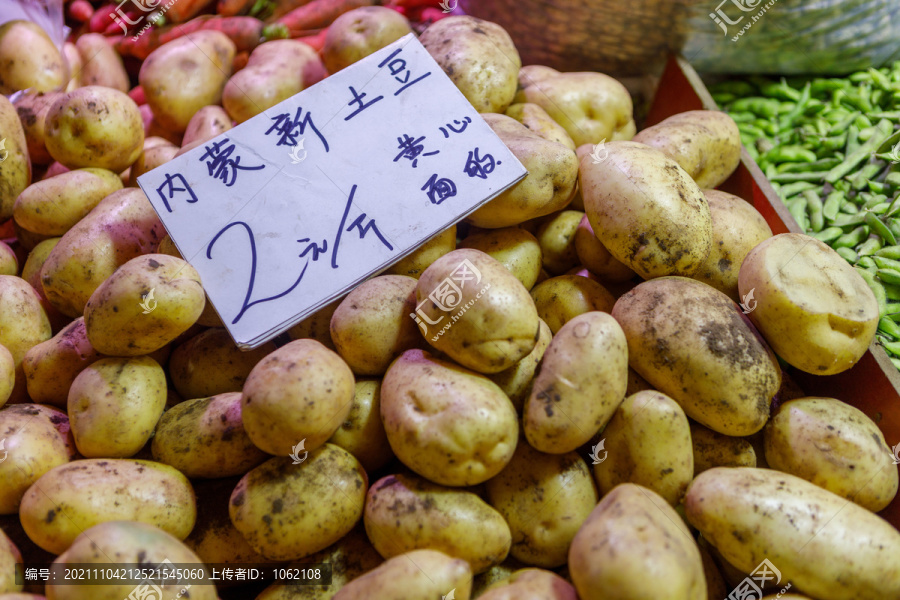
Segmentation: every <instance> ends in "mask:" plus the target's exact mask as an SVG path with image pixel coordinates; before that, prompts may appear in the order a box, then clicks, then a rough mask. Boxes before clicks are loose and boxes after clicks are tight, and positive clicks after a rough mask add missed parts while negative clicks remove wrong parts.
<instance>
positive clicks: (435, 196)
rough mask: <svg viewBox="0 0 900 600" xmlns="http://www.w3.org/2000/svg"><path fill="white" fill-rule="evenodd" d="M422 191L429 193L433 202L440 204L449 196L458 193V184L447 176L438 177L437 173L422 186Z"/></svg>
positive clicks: (429, 197)
mask: <svg viewBox="0 0 900 600" xmlns="http://www.w3.org/2000/svg"><path fill="white" fill-rule="evenodd" d="M422 191H423V192H425V193H426V194H428V199H429V200H430V201H431V203H432V204H440V203H441V202H443V201H444V200H446V199H447V198H450V197H452V196H455V195H456V184H455V183H453V180H451V179H447V178H445V177H441V178H438V176H437V173H435V174H434V175H432V176H431V178H430V179H429V180H428V181H427V182H426V183H425V185H423V186H422Z"/></svg>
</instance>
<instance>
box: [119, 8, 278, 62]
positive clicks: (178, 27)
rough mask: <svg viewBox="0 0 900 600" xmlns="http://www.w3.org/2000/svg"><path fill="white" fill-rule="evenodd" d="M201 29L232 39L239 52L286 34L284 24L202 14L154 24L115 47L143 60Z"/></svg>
mask: <svg viewBox="0 0 900 600" xmlns="http://www.w3.org/2000/svg"><path fill="white" fill-rule="evenodd" d="M201 30H208V31H221V32H222V33H224V34H225V35H227V36H228V37H229V38H230V39H231V41H232V42H234V45H235V46H236V47H237V51H238V52H243V51H244V50H253V49H254V48H256V47H257V46H258V45H259V44H260V43H262V42H264V41H268V40H272V39H278V38H283V37H287V31H286V30H285V28H284V27H279V26H273V25H267V26H263V23H262V21H260V20H259V19H255V18H253V17H217V16H213V15H201V16H199V17H194V18H193V19H191V20H190V21H188V22H187V23H181V24H175V25H167V26H166V27H159V28H157V27H154V28H152V29H150V30H149V31H147V32H146V33H145V34H144V35H142V36H141V37H139V38H138V39H137V40H132V38H131V37H123V38H122V39H120V40H119V41H118V42H116V44H115V46H116V50H118V52H119V54H121V55H122V56H133V57H135V58H139V59H141V60H143V59H145V58H147V57H148V56H150V53H151V52H153V51H154V50H156V49H157V48H159V47H160V46H162V45H163V44H166V43H168V42H171V41H172V40H176V39H178V38H180V37H183V36H185V35H188V34H190V33H194V32H195V31H201Z"/></svg>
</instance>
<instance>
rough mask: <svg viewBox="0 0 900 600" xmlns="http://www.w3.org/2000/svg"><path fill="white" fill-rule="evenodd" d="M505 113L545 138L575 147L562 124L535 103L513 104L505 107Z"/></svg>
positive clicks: (572, 148) (568, 146) (570, 147)
mask: <svg viewBox="0 0 900 600" xmlns="http://www.w3.org/2000/svg"><path fill="white" fill-rule="evenodd" d="M505 114H506V116H507V117H512V118H513V119H515V120H516V121H518V122H519V123H521V124H522V125H524V126H525V127H527V128H528V129H530V130H532V131H533V132H535V133H536V134H538V135H539V136H541V137H542V138H544V139H545V140H550V141H551V142H558V143H560V144H562V145H563V146H565V147H566V148H569V149H570V150H574V149H575V142H573V141H572V138H571V137H570V136H569V134H568V133H566V130H565V129H563V127H562V125H560V124H559V123H557V122H556V121H554V120H553V119H552V118H551V117H550V115H548V114H547V111H545V110H544V109H543V108H541V107H540V106H538V105H537V104H532V103H530V102H522V103H519V104H513V105H512V106H510V107H509V108H507V109H506V113H505Z"/></svg>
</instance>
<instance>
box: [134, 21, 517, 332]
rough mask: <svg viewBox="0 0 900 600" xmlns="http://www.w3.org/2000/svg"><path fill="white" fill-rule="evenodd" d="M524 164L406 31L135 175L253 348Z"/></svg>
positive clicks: (486, 194)
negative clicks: (294, 92) (391, 42)
mask: <svg viewBox="0 0 900 600" xmlns="http://www.w3.org/2000/svg"><path fill="white" fill-rule="evenodd" d="M525 174H526V171H525V169H524V167H522V165H521V163H519V161H518V160H517V159H516V158H515V156H513V155H512V153H511V152H510V151H509V150H508V149H507V148H506V146H505V145H504V144H503V142H501V141H500V138H498V137H497V136H496V135H495V134H494V133H493V132H492V131H491V129H490V128H489V127H488V126H487V124H486V123H485V122H484V120H483V119H482V118H481V117H480V116H479V115H478V113H477V112H476V111H475V109H474V108H473V107H472V105H471V104H469V102H468V101H467V100H466V99H465V97H464V96H463V95H462V94H461V93H460V92H459V90H457V89H456V87H455V86H454V85H453V83H452V82H451V81H450V79H448V78H447V76H446V75H445V74H444V73H443V71H442V70H441V68H440V67H439V66H438V65H437V63H435V61H434V60H433V59H432V58H431V56H430V55H429V54H428V52H427V51H426V50H425V49H424V48H423V47H422V45H421V44H420V43H419V42H418V40H416V38H415V36H413V35H412V34H410V35H408V36H406V37H404V38H402V39H400V40H398V41H397V42H395V43H393V44H391V45H390V46H388V47H386V48H383V49H382V50H380V51H378V52H376V53H375V54H373V55H371V56H369V57H367V58H365V59H363V60H361V61H360V62H358V63H356V64H354V65H352V66H350V67H348V68H346V69H344V70H342V71H340V72H338V73H336V74H334V75H331V76H330V77H328V78H327V79H325V80H324V81H322V82H320V83H318V84H316V85H314V86H313V87H311V88H309V89H307V90H304V91H303V92H301V93H299V94H297V95H296V96H293V97H292V98H289V99H288V100H285V101H284V102H281V103H280V104H277V105H276V106H273V107H272V108H270V109H269V110H267V111H265V112H263V113H261V114H259V115H257V116H256V117H254V118H252V119H250V120H249V121H247V122H245V123H242V124H241V125H239V126H237V127H235V128H234V129H231V130H229V131H227V132H225V133H223V134H222V135H220V136H218V137H216V138H213V139H212V140H210V141H209V142H207V143H205V144H203V145H201V146H199V147H197V148H194V149H193V150H191V151H190V152H187V153H185V154H183V155H182V156H180V157H178V158H176V159H174V160H172V161H170V162H168V163H166V164H165V165H163V166H161V167H159V168H157V169H154V170H153V171H150V172H149V173H146V174H144V175H143V176H141V177H139V178H138V183H139V184H140V186H141V188H142V189H143V190H144V193H146V194H147V197H148V198H150V201H151V202H152V203H153V206H154V208H155V209H156V211H157V213H159V216H160V218H161V219H162V222H163V224H164V225H165V226H166V229H167V230H168V232H169V235H171V237H172V239H173V241H174V242H175V245H176V246H177V247H178V250H179V251H180V252H181V254H182V255H183V256H184V257H185V259H186V260H188V261H189V262H190V263H191V264H192V265H193V266H194V268H196V269H197V271H198V272H199V273H200V277H201V278H202V280H203V287H204V288H205V289H206V292H207V294H208V295H209V298H210V300H211V301H212V303H213V306H214V307H215V309H216V310H217V311H218V313H219V315H220V316H221V317H222V320H223V321H224V322H225V326H226V327H227V328H228V331H229V332H230V333H231V336H232V337H233V338H234V340H235V342H237V344H238V345H239V346H241V347H242V348H254V347H256V346H259V345H260V344H262V343H264V342H266V341H267V340H269V339H271V338H273V337H275V336H276V335H278V334H280V333H281V332H283V331H285V330H287V329H288V328H290V327H291V326H293V325H294V324H296V323H297V322H299V321H300V320H302V319H303V318H304V317H306V316H307V315H309V314H310V313H312V312H315V311H316V310H317V309H318V308H320V307H321V306H323V305H325V304H327V303H329V302H331V301H332V300H334V299H335V298H337V297H338V296H340V295H342V294H343V293H345V292H346V291H348V290H349V289H351V288H353V287H354V286H356V285H357V284H358V283H360V282H361V281H363V280H365V279H366V278H368V277H370V276H371V275H373V274H375V273H378V272H379V271H382V270H384V269H385V268H387V267H388V266H390V265H391V264H393V263H394V262H396V261H397V260H398V259H400V258H402V257H403V256H404V255H406V254H408V253H409V252H411V251H412V250H413V249H415V248H416V247H417V246H419V245H420V244H422V243H423V242H425V241H426V240H428V239H429V238H430V237H432V236H433V235H435V234H436V233H438V232H440V231H442V230H444V229H446V228H447V227H449V226H450V225H452V224H453V223H456V222H457V221H459V220H460V219H462V218H464V217H465V216H466V215H468V214H470V213H471V212H472V211H474V210H475V209H477V208H478V207H479V206H481V205H482V204H484V203H485V202H487V201H488V200H490V199H491V198H493V197H495V196H496V195H497V194H499V193H500V192H502V191H503V190H504V189H506V188H508V187H509V186H510V185H512V184H513V183H515V182H517V181H519V180H520V179H521V178H522V177H524V176H525Z"/></svg>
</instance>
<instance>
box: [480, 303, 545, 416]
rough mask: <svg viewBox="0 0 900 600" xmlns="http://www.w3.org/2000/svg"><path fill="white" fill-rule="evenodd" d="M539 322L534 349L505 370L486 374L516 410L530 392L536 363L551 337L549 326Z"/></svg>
mask: <svg viewBox="0 0 900 600" xmlns="http://www.w3.org/2000/svg"><path fill="white" fill-rule="evenodd" d="M540 323H541V326H540V329H539V330H538V339H537V343H536V344H535V345H534V350H532V351H531V353H530V354H528V356H526V357H525V358H523V359H522V360H520V361H519V362H517V363H516V364H514V365H513V366H511V367H510V368H508V369H506V370H505V371H500V372H499V373H493V374H491V375H488V378H489V379H490V380H491V381H493V382H494V383H496V384H497V385H498V386H500V389H501V390H503V393H504V394H506V395H507V396H508V397H509V399H510V401H511V402H512V403H513V406H514V407H515V409H516V411H521V410H522V406H523V405H524V404H525V399H526V398H527V397H528V394H530V393H531V384H532V382H533V381H534V374H535V373H536V372H537V369H538V365H540V364H541V360H542V359H543V358H544V352H546V351H547V347H548V346H549V345H550V339H551V338H552V337H553V333H552V332H551V331H550V327H548V326H547V324H546V323H544V321H541V322H540Z"/></svg>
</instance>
